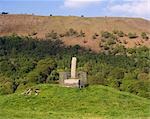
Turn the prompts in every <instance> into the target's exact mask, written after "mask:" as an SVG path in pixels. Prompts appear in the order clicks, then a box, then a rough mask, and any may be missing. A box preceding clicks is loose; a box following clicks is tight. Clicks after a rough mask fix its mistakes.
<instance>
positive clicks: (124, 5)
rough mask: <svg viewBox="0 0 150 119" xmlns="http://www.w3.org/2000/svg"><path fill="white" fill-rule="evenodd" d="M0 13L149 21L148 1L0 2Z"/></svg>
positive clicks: (25, 0) (22, 0) (149, 2)
mask: <svg viewBox="0 0 150 119" xmlns="http://www.w3.org/2000/svg"><path fill="white" fill-rule="evenodd" d="M0 12H8V13H9V14H32V13H33V14H35V15H43V16H49V15H50V14H52V15H56V16H58V15H60V16H69V15H71V16H81V15H84V16H87V17H98V16H116V17H141V18H145V19H149V20H150V0H0Z"/></svg>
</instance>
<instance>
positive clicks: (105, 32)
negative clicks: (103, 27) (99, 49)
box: [101, 31, 111, 38]
mask: <svg viewBox="0 0 150 119" xmlns="http://www.w3.org/2000/svg"><path fill="white" fill-rule="evenodd" d="M101 36H102V37H104V38H109V37H111V33H109V32H107V31H104V32H101Z"/></svg>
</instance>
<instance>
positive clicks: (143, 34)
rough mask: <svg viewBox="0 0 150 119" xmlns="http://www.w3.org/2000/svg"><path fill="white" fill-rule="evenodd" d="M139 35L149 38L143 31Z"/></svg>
mask: <svg viewBox="0 0 150 119" xmlns="http://www.w3.org/2000/svg"><path fill="white" fill-rule="evenodd" d="M141 37H142V38H143V39H146V40H147V39H149V37H148V36H147V34H146V33H145V32H142V33H141Z"/></svg>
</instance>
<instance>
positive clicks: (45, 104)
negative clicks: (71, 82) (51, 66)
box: [0, 85, 150, 119]
mask: <svg viewBox="0 0 150 119" xmlns="http://www.w3.org/2000/svg"><path fill="white" fill-rule="evenodd" d="M35 87H38V88H40V90H41V93H40V94H39V95H38V96H35V95H31V96H25V95H22V94H21V92H23V91H21V90H20V91H19V92H17V93H15V94H11V95H7V96H0V118H1V119H10V118H11V119H78V118H80V119H82V118H83V119H105V118H111V119H112V118H113V119H117V118H119V119H123V118H124V119H128V118H129V119H131V118H135V119H137V118H139V119H141V118H143V119H145V118H148V117H150V113H149V106H150V101H149V100H148V99H145V98H141V97H138V96H135V95H132V94H129V93H126V92H119V91H117V90H114V89H113V88H109V87H104V86H89V87H87V88H86V89H83V90H79V89H76V88H65V87H60V86H57V85H37V86H35Z"/></svg>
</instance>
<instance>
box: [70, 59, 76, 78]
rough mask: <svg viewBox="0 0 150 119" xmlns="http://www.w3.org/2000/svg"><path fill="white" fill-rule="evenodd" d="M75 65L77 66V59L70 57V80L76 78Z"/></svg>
mask: <svg viewBox="0 0 150 119" xmlns="http://www.w3.org/2000/svg"><path fill="white" fill-rule="evenodd" d="M76 65H77V58H76V57H72V61H71V79H75V78H76Z"/></svg>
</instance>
